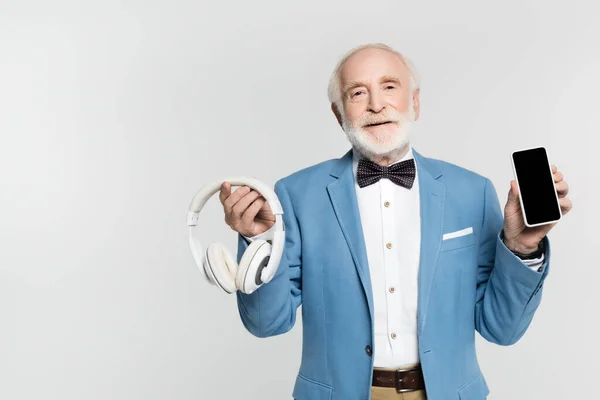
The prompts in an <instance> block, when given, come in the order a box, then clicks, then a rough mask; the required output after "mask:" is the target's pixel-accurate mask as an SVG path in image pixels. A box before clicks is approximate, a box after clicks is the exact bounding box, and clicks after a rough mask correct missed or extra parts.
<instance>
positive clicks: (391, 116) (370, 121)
mask: <svg viewBox="0 0 600 400" xmlns="http://www.w3.org/2000/svg"><path fill="white" fill-rule="evenodd" d="M401 119H402V116H401V115H400V113H399V112H396V111H390V112H388V114H386V115H378V116H376V115H373V114H367V115H365V116H363V117H361V118H360V120H359V122H358V125H359V126H369V125H376V124H383V123H386V122H394V123H398V122H400V120H401Z"/></svg>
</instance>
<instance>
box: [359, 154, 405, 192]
mask: <svg viewBox="0 0 600 400" xmlns="http://www.w3.org/2000/svg"><path fill="white" fill-rule="evenodd" d="M415 171H416V168H415V159H414V158H411V159H408V160H404V161H401V162H399V163H396V164H392V165H390V166H389V167H384V166H381V165H379V164H377V163H374V162H373V161H370V160H367V159H365V158H361V159H360V160H359V161H358V170H357V171H356V181H357V182H358V186H360V187H361V188H362V187H365V186H369V185H372V184H373V183H375V182H377V181H379V180H380V179H381V178H388V179H389V180H391V181H392V182H394V183H395V184H397V185H400V186H403V187H405V188H407V189H410V188H412V185H413V183H414V181H415Z"/></svg>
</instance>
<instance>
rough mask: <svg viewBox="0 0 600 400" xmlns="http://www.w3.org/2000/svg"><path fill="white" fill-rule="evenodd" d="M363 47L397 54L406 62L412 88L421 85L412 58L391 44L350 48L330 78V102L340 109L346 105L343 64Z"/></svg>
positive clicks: (374, 44) (328, 92)
mask: <svg viewBox="0 0 600 400" xmlns="http://www.w3.org/2000/svg"><path fill="white" fill-rule="evenodd" d="M362 49H382V50H386V51H389V52H391V53H394V54H396V55H397V56H398V57H399V58H400V60H401V61H402V62H403V63H404V65H405V66H406V68H407V69H408V72H409V75H410V88H411V90H413V91H414V90H416V89H418V88H419V87H420V80H419V74H418V72H417V69H416V68H415V65H414V64H413V62H412V61H411V60H409V59H408V57H406V56H405V55H403V54H401V53H400V52H398V51H396V50H394V49H392V48H391V47H390V46H388V45H386V44H383V43H368V44H363V45H360V46H357V47H355V48H353V49H351V50H349V51H348V52H347V53H346V54H345V55H344V56H343V57H342V58H341V59H340V60H339V61H338V63H337V65H336V66H335V69H334V70H333V73H332V74H331V78H330V79H329V86H328V88H327V97H328V98H329V102H331V103H334V104H335V105H336V106H337V108H338V110H340V112H341V111H343V109H344V107H343V104H342V88H341V87H340V70H341V68H342V65H344V63H345V62H346V60H348V58H350V56H352V55H353V54H354V53H356V52H358V51H359V50H362Z"/></svg>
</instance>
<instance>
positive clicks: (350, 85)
mask: <svg viewBox="0 0 600 400" xmlns="http://www.w3.org/2000/svg"><path fill="white" fill-rule="evenodd" d="M379 82H380V83H384V82H396V83H398V84H399V85H402V82H401V81H400V78H398V77H397V76H392V75H385V76H382V77H381V79H380V80H379ZM359 86H367V84H366V83H365V82H362V81H350V82H348V83H347V84H346V85H345V86H344V93H346V92H347V91H348V90H350V89H353V88H355V87H359Z"/></svg>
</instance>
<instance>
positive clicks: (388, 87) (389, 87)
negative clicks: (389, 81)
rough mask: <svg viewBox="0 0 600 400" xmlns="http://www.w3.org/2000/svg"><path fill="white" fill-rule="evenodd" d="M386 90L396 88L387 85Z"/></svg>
mask: <svg viewBox="0 0 600 400" xmlns="http://www.w3.org/2000/svg"><path fill="white" fill-rule="evenodd" d="M386 89H396V86H393V85H388V86H386Z"/></svg>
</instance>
